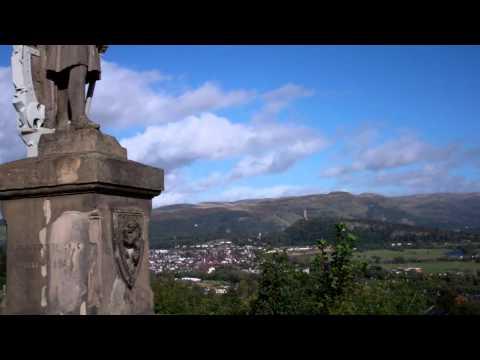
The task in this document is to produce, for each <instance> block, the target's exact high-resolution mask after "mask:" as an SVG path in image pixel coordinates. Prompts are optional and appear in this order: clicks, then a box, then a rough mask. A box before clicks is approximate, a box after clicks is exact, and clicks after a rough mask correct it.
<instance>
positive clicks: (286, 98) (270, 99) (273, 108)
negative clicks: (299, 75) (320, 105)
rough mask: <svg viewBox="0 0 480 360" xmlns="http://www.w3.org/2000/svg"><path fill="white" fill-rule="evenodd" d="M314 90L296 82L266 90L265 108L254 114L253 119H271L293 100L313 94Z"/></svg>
mask: <svg viewBox="0 0 480 360" xmlns="http://www.w3.org/2000/svg"><path fill="white" fill-rule="evenodd" d="M313 94H314V92H313V91H312V90H309V89H305V88H304V87H302V86H300V85H296V84H286V85H284V86H282V87H280V88H278V89H275V90H272V91H269V92H266V93H265V94H263V95H262V99H263V100H264V101H265V105H264V106H263V108H262V109H261V110H260V111H259V112H258V113H256V114H255V115H254V117H253V121H257V122H262V121H271V120H274V119H275V117H276V115H277V114H278V113H279V112H280V111H281V110H283V109H284V108H285V107H286V106H288V104H290V103H291V102H292V101H293V100H295V99H298V98H301V97H306V96H312V95H313Z"/></svg>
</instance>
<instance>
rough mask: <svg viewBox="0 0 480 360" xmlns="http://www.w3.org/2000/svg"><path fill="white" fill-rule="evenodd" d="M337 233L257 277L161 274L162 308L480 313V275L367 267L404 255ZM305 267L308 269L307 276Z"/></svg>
mask: <svg viewBox="0 0 480 360" xmlns="http://www.w3.org/2000/svg"><path fill="white" fill-rule="evenodd" d="M335 235H336V236H335V238H334V240H333V241H326V240H321V241H319V242H318V251H317V253H315V254H314V255H312V254H311V255H310V256H313V257H312V258H310V260H309V261H308V262H305V263H299V262H296V261H291V259H289V257H288V256H287V253H286V252H281V253H266V254H265V255H264V256H263V259H262V262H261V266H260V269H261V273H260V274H259V275H258V276H253V275H251V274H245V273H242V274H240V273H239V272H237V270H235V269H234V268H225V269H223V270H222V271H221V272H219V274H217V275H214V274H211V275H209V276H210V277H211V278H210V280H209V281H206V282H205V284H204V285H203V288H202V287H200V286H198V285H195V284H187V283H184V282H181V281H178V280H175V279H174V278H173V276H172V275H170V277H169V276H162V277H156V278H155V279H154V281H153V289H154V293H155V311H156V313H158V314H224V315H227V314H245V315H247V314H253V315H291V314H301V315H315V314H331V315H341V314H352V315H360V314H363V315H403V314H405V315H407V314H418V315H420V314H444V315H445V314H470V315H471V314H480V301H479V300H478V295H479V294H480V276H478V275H479V274H474V273H471V274H466V275H455V274H453V273H449V274H447V275H446V276H436V275H426V274H415V273H413V274H401V275H394V274H391V273H390V272H387V271H386V270H385V269H384V268H383V267H382V266H384V265H385V266H387V265H388V266H390V265H389V264H381V266H380V265H377V264H367V263H366V262H365V261H362V259H365V258H366V259H370V257H369V256H377V257H379V258H383V259H389V260H392V259H395V257H394V255H395V254H394V253H398V252H396V251H393V252H392V251H388V250H387V251H383V252H379V251H377V252H373V253H372V252H370V253H368V254H367V256H366V257H365V256H363V257H362V256H358V255H356V253H355V252H354V250H353V248H354V245H355V244H356V242H357V240H356V237H355V235H353V234H352V233H350V232H349V231H348V228H347V227H346V225H344V224H339V225H337V226H336V234H335ZM443 252H444V250H442V249H435V250H434V251H432V250H429V249H422V250H418V249H416V250H407V253H408V256H418V257H419V258H421V259H426V260H431V259H434V258H435V257H436V256H438V255H442V254H443ZM363 255H365V254H363ZM447 263H449V264H455V263H457V262H454V261H449V262H447ZM415 264H418V263H415ZM425 264H426V263H425ZM431 264H435V262H431ZM465 264H467V263H465ZM468 264H470V265H472V264H475V263H472V262H469V263H468ZM305 265H308V270H309V271H305V269H306V268H305ZM391 265H392V266H393V265H394V264H391ZM397 266H398V265H397ZM230 281H232V282H230ZM225 283H230V284H231V288H230V290H229V291H228V292H227V293H226V294H225V295H218V294H215V293H213V292H211V291H206V288H208V287H209V286H210V285H211V286H215V285H217V286H218V285H219V284H225Z"/></svg>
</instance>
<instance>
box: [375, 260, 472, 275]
mask: <svg viewBox="0 0 480 360" xmlns="http://www.w3.org/2000/svg"><path fill="white" fill-rule="evenodd" d="M381 266H382V267H384V268H385V269H398V268H409V267H412V268H415V267H420V268H422V269H423V271H424V272H426V273H445V272H457V271H461V272H470V273H475V272H477V271H478V272H479V274H480V263H476V262H473V261H434V262H422V263H408V262H407V263H402V264H398V263H397V264H382V265H381Z"/></svg>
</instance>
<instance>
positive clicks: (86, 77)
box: [12, 45, 107, 157]
mask: <svg viewBox="0 0 480 360" xmlns="http://www.w3.org/2000/svg"><path fill="white" fill-rule="evenodd" d="M106 49H107V46H106V45H14V46H13V54H12V73H13V80H14V86H15V95H14V99H13V104H14V107H15V109H16V110H17V113H18V128H19V130H20V134H21V136H22V138H23V140H24V142H25V143H26V145H27V149H28V157H35V156H37V154H38V150H37V147H38V142H39V139H40V136H41V135H42V134H45V133H52V132H54V131H55V129H57V130H69V129H84V128H94V129H99V128H100V126H99V125H98V124H96V123H94V122H93V121H91V120H90V119H89V118H88V111H89V107H90V104H91V99H92V96H93V90H94V87H95V82H96V81H98V80H100V74H101V70H100V54H102V53H104V52H105V51H106ZM86 84H88V91H87V94H85V85H86Z"/></svg>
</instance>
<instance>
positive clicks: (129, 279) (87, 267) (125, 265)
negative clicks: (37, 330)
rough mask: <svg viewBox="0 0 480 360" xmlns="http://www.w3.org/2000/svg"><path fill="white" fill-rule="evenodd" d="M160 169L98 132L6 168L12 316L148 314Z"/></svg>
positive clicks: (71, 136) (1, 172) (52, 141)
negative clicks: (154, 201)
mask: <svg viewBox="0 0 480 360" xmlns="http://www.w3.org/2000/svg"><path fill="white" fill-rule="evenodd" d="M162 190H163V170H161V169H157V168H153V167H149V166H145V165H142V164H139V163H137V162H134V161H129V160H127V154H126V150H125V149H124V148H122V147H121V146H120V145H119V144H118V142H117V141H116V140H115V139H114V138H113V137H111V136H107V135H103V134H102V133H101V132H99V131H97V130H94V129H84V130H76V131H68V132H57V133H54V134H49V135H44V136H42V138H41V140H40V144H39V156H38V157H36V158H28V159H23V160H18V161H14V162H11V163H8V164H4V165H1V166H0V200H2V208H3V215H4V218H5V220H6V222H7V296H6V309H5V310H6V313H8V314H150V313H153V295H152V291H151V289H150V281H149V269H148V267H149V261H148V249H149V246H148V238H149V234H148V229H149V221H150V212H151V199H152V198H153V197H154V196H157V195H158V194H160V193H161V191H162Z"/></svg>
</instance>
